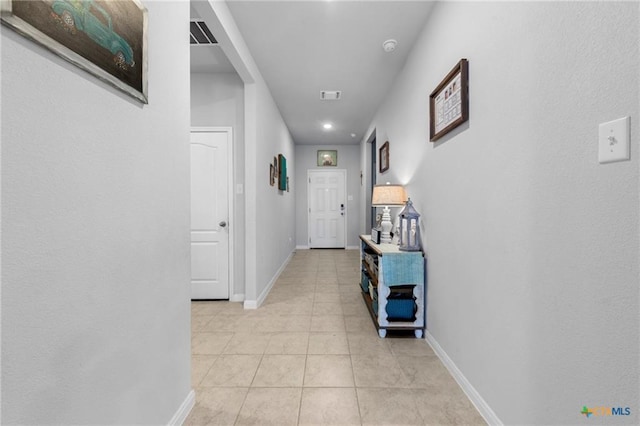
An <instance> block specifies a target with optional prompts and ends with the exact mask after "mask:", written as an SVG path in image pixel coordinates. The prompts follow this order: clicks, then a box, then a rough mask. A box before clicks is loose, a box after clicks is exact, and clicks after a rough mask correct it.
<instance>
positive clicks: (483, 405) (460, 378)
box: [425, 331, 504, 426]
mask: <svg viewBox="0 0 640 426" xmlns="http://www.w3.org/2000/svg"><path fill="white" fill-rule="evenodd" d="M425 339H426V340H427V343H428V344H429V346H431V348H432V349H433V351H434V352H435V353H436V355H438V358H440V361H442V363H443V364H444V366H445V367H447V370H449V373H451V375H452V376H453V378H454V379H455V380H456V382H458V385H460V387H461V388H462V391H463V392H464V393H465V394H466V395H467V397H468V398H469V400H470V401H471V403H472V404H473V405H474V406H475V407H476V409H477V410H478V412H479V413H480V415H481V416H482V417H483V418H484V420H485V421H486V422H487V424H489V425H495V426H503V425H504V423H502V421H500V419H499V418H498V416H497V415H496V413H495V412H494V411H493V410H492V409H491V407H490V406H489V404H487V402H486V401H485V400H484V399H483V398H482V396H481V395H480V394H479V393H478V391H477V390H476V389H475V388H474V387H473V385H471V383H470V382H469V380H467V378H466V377H465V376H464V374H462V371H460V369H459V368H458V367H457V366H456V364H455V363H454V362H453V360H452V359H451V358H449V355H447V353H446V352H445V351H444V349H442V346H440V344H439V343H438V342H437V341H436V339H435V338H434V337H433V335H432V334H431V333H429V331H426V332H425Z"/></svg>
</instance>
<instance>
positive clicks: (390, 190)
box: [371, 183, 407, 244]
mask: <svg viewBox="0 0 640 426" xmlns="http://www.w3.org/2000/svg"><path fill="white" fill-rule="evenodd" d="M406 201H407V193H406V192H405V191H404V187H403V186H402V185H391V184H389V183H387V184H386V185H376V186H374V187H373V194H372V196H371V205H372V206H374V207H384V210H382V223H381V224H380V225H381V226H382V235H381V236H380V242H381V243H386V244H389V243H390V242H391V234H390V231H391V227H392V226H393V224H392V223H391V214H390V213H391V210H389V206H404V203H405V202H406Z"/></svg>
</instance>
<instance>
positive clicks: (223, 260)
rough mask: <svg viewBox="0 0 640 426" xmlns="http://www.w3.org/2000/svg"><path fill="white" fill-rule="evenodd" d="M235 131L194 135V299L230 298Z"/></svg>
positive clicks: (192, 260) (197, 132)
mask: <svg viewBox="0 0 640 426" xmlns="http://www.w3.org/2000/svg"><path fill="white" fill-rule="evenodd" d="M230 147H231V129H224V130H202V131H200V130H195V129H194V130H192V132H191V298H192V299H229V226H228V222H229V185H228V180H229V178H228V171H229V165H228V158H229V157H228V153H229V149H230Z"/></svg>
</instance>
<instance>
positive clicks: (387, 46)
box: [382, 39, 398, 52]
mask: <svg viewBox="0 0 640 426" xmlns="http://www.w3.org/2000/svg"><path fill="white" fill-rule="evenodd" d="M397 45H398V42H397V41H395V40H394V39H389V40H387V41H385V42H384V43H382V48H383V49H384V51H385V52H393V51H394V50H395V48H396V46H397Z"/></svg>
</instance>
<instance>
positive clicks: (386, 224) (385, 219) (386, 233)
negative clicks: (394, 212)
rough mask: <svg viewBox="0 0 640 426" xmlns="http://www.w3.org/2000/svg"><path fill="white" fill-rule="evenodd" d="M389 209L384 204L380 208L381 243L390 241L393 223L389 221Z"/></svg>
mask: <svg viewBox="0 0 640 426" xmlns="http://www.w3.org/2000/svg"><path fill="white" fill-rule="evenodd" d="M390 213H391V210H389V207H388V206H384V209H383V210H382V222H381V223H380V226H381V227H382V235H381V236H380V243H381V244H390V243H391V228H393V224H392V223H391V214H390Z"/></svg>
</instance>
